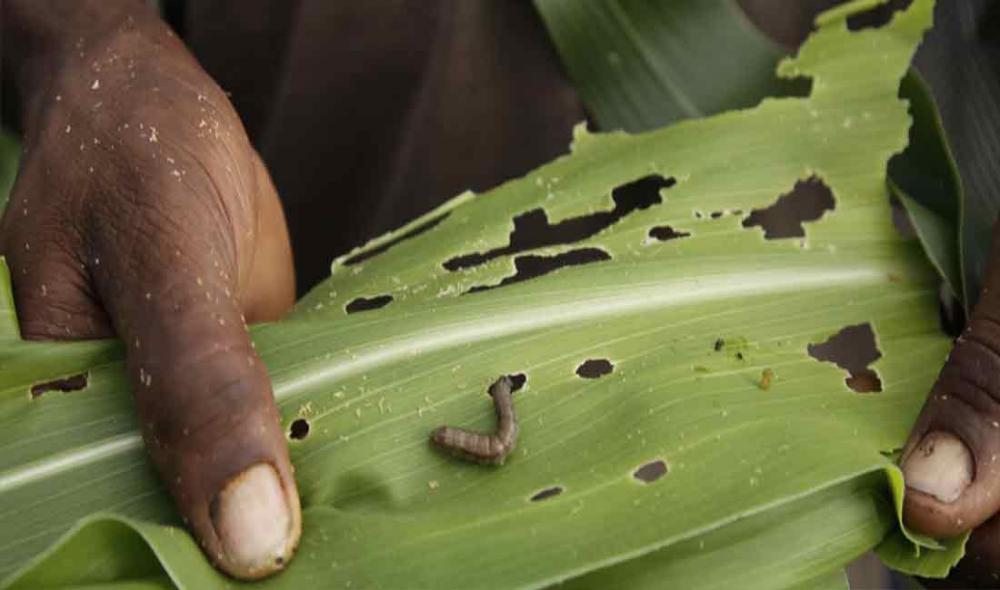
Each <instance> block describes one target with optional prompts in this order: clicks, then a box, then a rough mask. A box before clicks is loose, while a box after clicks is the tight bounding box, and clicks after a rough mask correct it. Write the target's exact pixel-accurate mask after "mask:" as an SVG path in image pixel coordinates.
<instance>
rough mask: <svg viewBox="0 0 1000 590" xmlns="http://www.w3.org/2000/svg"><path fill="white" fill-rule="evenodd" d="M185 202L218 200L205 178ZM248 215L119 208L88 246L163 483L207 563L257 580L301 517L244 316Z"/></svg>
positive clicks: (104, 218) (281, 555) (234, 209)
mask: <svg viewBox="0 0 1000 590" xmlns="http://www.w3.org/2000/svg"><path fill="white" fill-rule="evenodd" d="M178 162H180V159H179V158H178ZM191 168H192V169H193V168H194V167H193V166H192V167H191ZM240 172H242V173H244V174H245V173H249V172H250V171H249V170H248V171H237V173H240ZM205 182H206V184H215V185H216V186H219V184H218V183H209V182H208V181H205ZM151 190H155V189H151ZM184 190H185V191H189V192H188V193H187V194H188V195H190V194H195V195H206V194H208V195H211V194H212V193H211V187H209V186H204V185H202V184H199V183H198V179H197V178H195V179H192V180H186V181H185V183H184ZM172 194H173V193H171V192H170V191H166V192H165V193H164V194H163V195H162V196H161V198H160V201H164V202H169V201H170V199H171V198H172ZM154 202H156V201H154ZM233 202H235V203H236V204H235V205H234V204H233ZM241 202H244V201H243V199H235V198H234V199H232V200H231V201H228V200H227V201H222V202H219V201H216V200H214V199H211V198H208V199H190V198H189V197H188V198H186V200H185V201H184V206H183V207H162V208H159V207H157V208H153V210H151V211H150V210H148V208H147V209H137V210H134V211H133V210H125V211H122V210H121V204H120V203H118V204H116V207H118V209H119V210H117V211H116V212H115V214H113V215H112V214H102V215H97V216H95V219H96V220H97V221H96V222H95V227H93V228H92V230H91V231H90V235H91V236H92V239H93V242H94V244H95V246H94V248H95V250H96V251H98V252H99V253H100V256H101V257H102V264H101V265H100V266H99V267H97V266H95V267H92V269H91V270H92V272H93V276H94V281H95V285H96V286H97V289H98V292H99V294H100V296H101V299H102V301H103V302H104V304H105V306H106V308H107V310H108V313H109V316H110V318H111V321H112V323H113V325H114V327H115V330H116V332H117V333H118V334H119V335H120V336H121V337H122V339H123V340H124V341H125V343H126V344H127V346H128V355H127V357H128V370H129V374H130V377H131V383H132V389H133V392H134V397H135V403H136V408H137V412H138V416H139V420H140V423H141V427H142V431H143V435H144V438H145V441H146V445H147V448H148V450H149V452H150V454H151V456H152V459H153V461H154V463H155V464H156V466H157V468H158V469H159V471H160V474H161V477H162V478H163V480H164V482H165V483H166V485H167V487H168V489H169V490H170V492H171V494H172V495H173V496H174V498H175V500H176V502H177V505H178V508H179V510H180V512H181V515H182V516H183V518H184V520H185V522H187V523H188V525H189V526H190V527H191V529H192V531H193V532H194V534H195V535H196V536H197V537H198V540H199V542H200V543H201V545H202V547H203V548H204V550H205V551H206V553H207V554H208V556H209V557H210V558H211V559H212V560H213V561H214V562H215V563H216V564H217V565H218V566H219V567H220V568H221V569H223V570H224V571H226V572H228V573H229V574H231V575H233V576H235V577H239V578H244V579H252V578H258V577H262V576H265V575H268V574H270V573H273V572H275V571H277V570H278V569H280V568H281V567H283V565H284V564H285V563H287V561H288V559H289V558H290V557H291V555H292V553H293V552H294V550H295V547H296V545H297V543H298V539H299V535H300V531H301V517H300V508H299V500H298V493H297V489H296V485H295V480H294V477H293V474H292V468H291V465H290V463H289V459H288V451H287V447H286V443H285V438H284V436H283V432H282V428H281V425H280V421H279V420H280V418H279V415H278V412H277V408H276V407H275V404H274V400H273V397H272V391H271V386H270V381H269V378H268V375H267V371H266V370H265V367H264V366H263V364H262V363H261V362H260V359H259V358H258V357H257V354H256V352H255V351H254V350H253V347H252V345H251V342H250V340H249V338H248V334H247V331H246V325H245V323H244V321H243V317H242V313H241V312H242V304H241V299H240V293H239V279H238V277H239V276H240V274H241V272H240V267H241V262H240V261H241V260H242V259H245V258H246V256H247V254H246V253H247V252H248V251H249V246H248V245H247V244H248V243H249V244H252V243H253V240H252V239H249V240H246V242H247V243H243V240H244V238H245V237H246V236H248V235H249V236H250V237H252V234H253V230H252V229H251V230H248V231H242V230H240V229H239V228H241V227H247V228H253V227H254V225H253V224H252V223H249V222H246V220H245V219H244V217H245V216H246V215H247V213H246V211H247V210H244V209H241V208H240V205H239V203H241ZM234 224H235V226H237V229H235V230H232V231H227V228H231V227H234Z"/></svg>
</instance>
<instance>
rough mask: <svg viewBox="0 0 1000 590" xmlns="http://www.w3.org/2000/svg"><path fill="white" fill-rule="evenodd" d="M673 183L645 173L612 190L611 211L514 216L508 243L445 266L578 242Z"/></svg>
mask: <svg viewBox="0 0 1000 590" xmlns="http://www.w3.org/2000/svg"><path fill="white" fill-rule="evenodd" d="M674 184H676V181H675V180H674V179H673V178H664V177H662V176H660V175H659V174H653V175H650V176H644V177H643V178H640V179H639V180H636V181H634V182H630V183H628V184H625V185H622V186H620V187H618V188H616V189H615V190H614V191H612V193H611V197H612V199H613V200H614V202H615V206H614V208H613V209H612V210H611V211H600V212H598V213H592V214H590V215H582V216H580V217H572V218H570V219H566V220H564V221H561V222H559V223H557V224H555V225H551V224H549V220H548V216H547V215H546V214H545V211H544V210H542V209H532V210H531V211H528V212H527V213H523V214H521V215H518V216H517V217H515V218H514V231H512V232H511V233H510V241H509V243H508V245H506V246H504V247H502V248H496V249H493V250H489V251H487V252H477V253H474V254H463V255H462V256H456V257H455V258H451V259H449V260H448V261H446V262H445V263H444V267H445V268H446V269H447V270H449V271H456V270H461V269H463V268H471V267H474V266H478V265H480V264H483V263H485V262H488V261H490V260H492V259H494V258H497V257H500V256H507V255H510V254H517V253H519V252H525V251H528V250H534V249H536V248H544V247H546V246H555V245H559V244H572V243H573V242H579V241H580V240H584V239H586V238H589V237H591V236H593V235H595V234H597V233H598V232H600V231H601V230H603V229H605V228H608V227H610V226H611V225H613V224H614V223H615V222H617V221H618V220H620V219H622V218H623V217H625V216H626V215H628V214H629V213H632V212H633V211H639V210H642V209H647V208H649V207H651V206H653V205H656V204H658V203H662V202H663V199H662V197H660V190H661V189H664V188H668V187H671V186H673V185H674Z"/></svg>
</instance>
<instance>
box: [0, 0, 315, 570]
mask: <svg viewBox="0 0 1000 590" xmlns="http://www.w3.org/2000/svg"><path fill="white" fill-rule="evenodd" d="M8 4H13V5H15V6H16V5H17V2H10V3H8ZM83 4H86V3H81V6H82V5H83ZM123 4H124V5H126V8H127V10H122V11H121V12H119V13H114V11H111V10H104V9H103V7H101V9H100V10H101V15H102V16H103V17H108V18H109V20H108V25H107V27H108V29H107V30H105V31H102V32H100V33H95V34H92V35H84V36H82V37H81V36H73V37H72V42H71V43H70V44H69V45H68V46H67V45H66V44H63V45H61V48H60V49H59V50H58V51H54V52H50V53H49V54H48V55H54V56H56V57H52V58H51V60H50V61H48V62H47V63H48V64H51V66H52V69H49V70H47V72H49V75H47V76H45V77H44V78H35V79H31V78H30V74H31V73H30V72H22V76H23V77H22V84H21V88H27V90H26V91H22V97H23V98H30V100H23V101H22V109H24V117H23V127H24V146H25V153H24V157H23V160H22V163H21V169H20V171H19V174H18V177H17V181H16V184H15V186H14V189H13V193H12V195H11V199H10V203H9V206H8V208H7V211H6V213H5V215H4V217H3V219H2V221H0V254H2V255H4V256H5V257H6V258H7V262H8V264H9V265H10V269H11V273H12V276H13V286H14V295H15V299H16V304H17V309H18V314H19V319H20V325H21V330H22V334H23V336H24V337H25V338H28V339H86V338H103V337H110V336H114V335H117V336H119V337H120V338H121V339H122V340H123V341H124V342H126V343H127V345H128V353H127V366H128V374H129V376H130V381H131V386H132V390H133V391H134V392H135V394H134V398H135V404H136V409H137V411H138V414H139V419H140V423H141V426H142V431H143V435H144V438H145V441H146V446H147V448H148V450H149V452H150V454H151V456H152V458H153V460H154V462H155V464H156V466H157V468H158V469H159V471H160V474H161V476H162V477H163V481H164V482H165V483H166V485H167V487H168V488H169V490H170V492H171V493H172V494H173V496H174V497H175V499H176V500H177V504H178V507H179V508H180V512H181V514H182V516H183V517H184V520H185V521H186V522H187V523H188V524H189V526H190V527H191V528H192V530H193V531H194V533H195V534H196V535H197V537H198V539H199V541H200V542H201V544H202V546H203V547H204V548H205V550H206V552H207V554H208V555H209V557H211V558H212V559H213V560H214V561H215V562H216V564H217V565H219V566H220V567H221V568H222V569H223V570H225V571H227V572H228V573H230V574H232V575H235V576H237V577H242V578H255V577H259V576H262V575H266V574H268V573H271V572H272V571H274V570H276V569H278V568H280V567H281V566H282V565H283V564H284V562H285V561H287V559H288V558H290V556H291V552H292V551H293V550H294V547H295V544H296V543H297V540H298V536H299V530H300V526H301V525H300V516H299V504H298V495H297V490H296V485H295V480H294V477H293V474H292V469H291V465H290V463H289V460H288V452H287V447H286V443H285V438H284V435H283V432H282V428H281V424H280V421H279V415H278V412H277V409H276V407H275V405H274V401H273V396H272V391H271V386H270V381H269V379H268V376H267V372H266V369H265V367H264V366H263V364H262V363H261V362H260V359H259V358H258V357H257V354H256V352H255V351H254V349H253V347H252V345H251V342H250V340H249V338H248V335H247V328H246V323H245V322H252V321H259V320H273V319H277V318H278V317H280V316H281V314H282V313H283V312H284V310H286V309H287V308H288V307H289V306H290V305H291V303H292V302H293V300H294V276H293V272H292V263H291V250H290V247H289V242H288V235H287V230H286V229H285V222H284V217H283V214H282V210H281V205H280V202H279V200H278V196H277V193H276V192H275V188H274V186H273V185H272V184H271V180H270V178H269V176H268V173H267V171H266V170H265V168H264V166H263V164H262V162H261V160H260V158H259V157H258V156H257V154H256V152H255V151H254V149H253V148H252V146H251V145H250V143H249V141H248V140H247V137H246V134H245V133H244V131H243V128H242V126H241V124H240V121H239V118H238V116H237V114H236V113H235V112H234V110H233V108H232V107H231V105H230V104H229V101H228V100H227V98H226V96H225V94H224V93H223V92H222V91H221V90H220V89H219V88H218V86H216V85H215V83H214V82H213V81H212V80H211V79H209V77H208V76H207V75H206V74H205V73H204V72H203V71H202V70H201V68H200V67H199V66H198V64H197V63H196V62H195V60H194V58H193V57H192V56H190V54H188V52H187V51H186V50H185V49H184V47H183V45H182V44H181V42H180V41H179V40H177V39H176V38H175V37H174V36H173V35H172V33H170V32H169V31H168V29H167V28H166V27H165V26H164V25H162V24H161V23H159V21H157V20H156V17H155V15H153V14H151V13H150V12H148V11H147V9H146V8H145V7H144V6H142V5H141V4H140V5H138V6H136V3H132V2H127V3H123ZM36 6H37V5H36ZM32 8H33V7H30V8H28V9H26V10H24V11H23V12H22V13H19V14H13V15H12V14H10V11H11V10H14V11H16V10H17V9H16V8H13V9H11V8H9V7H7V6H5V14H4V17H5V20H7V19H9V17H11V16H13V17H16V18H25V19H30V18H31V17H34V16H35V15H34V13H32ZM57 12H58V11H57ZM87 16H93V15H87ZM25 45H27V46H30V43H29V42H25ZM5 49H6V47H5ZM51 72H54V75H51ZM244 318H245V319H244ZM258 464H263V465H265V466H270V467H271V468H273V470H274V471H273V472H271V473H277V474H278V476H279V477H278V479H279V481H280V487H274V486H272V489H271V491H272V492H274V490H275V489H279V490H280V493H278V496H282V495H283V496H284V500H285V502H286V503H287V509H288V517H287V522H285V521H282V522H283V524H285V525H287V537H286V540H287V542H285V541H282V540H281V539H279V545H280V547H274V546H272V547H265V553H268V552H269V553H268V557H267V559H263V560H261V559H257V558H256V557H254V555H252V554H248V553H247V552H246V550H243V549H240V548H239V547H236V548H235V550H234V545H233V544H234V543H235V544H237V545H238V544H240V543H245V540H244V539H243V537H245V536H247V535H249V534H250V533H248V532H247V530H246V527H245V526H242V525H243V524H244V522H243V521H242V520H241V521H239V522H233V519H234V518H236V519H242V518H244V517H243V516H240V515H239V514H238V513H236V512H234V510H237V509H235V508H234V509H231V510H228V511H227V510H226V509H225V505H224V504H223V503H222V496H219V497H218V499H217V494H219V492H220V491H221V490H223V489H224V488H225V487H226V485H227V483H228V482H230V481H237V479H238V478H237V476H238V475H239V474H240V473H241V472H243V471H244V470H246V469H247V468H249V467H251V466H253V465H258ZM264 471H265V472H266V469H265V470H264ZM257 472H260V470H258V471H257ZM257 472H255V473H257ZM272 481H273V478H272ZM265 487H266V486H265ZM266 491H267V490H265V492H266ZM274 496H275V494H274V493H272V494H271V495H270V496H268V495H267V494H266V493H264V495H263V497H265V498H271V500H272V501H273V499H274V498H273V497H274ZM240 498H241V500H240V502H244V504H239V502H233V503H232V504H233V505H234V506H236V505H239V506H248V505H252V504H245V497H244V496H240ZM278 499H279V501H280V497H279V498H278ZM251 500H252V498H251ZM241 510H243V509H241ZM248 510H249V509H246V510H244V512H246V511H248ZM234 514H237V515H236V516H234ZM213 518H214V519H216V521H215V522H213ZM226 519H228V521H227V522H221V521H222V520H226ZM246 522H251V523H252V521H246ZM282 532H284V531H282ZM227 533H228V534H229V537H230V538H229V539H228V543H229V544H228V545H227ZM234 536H239V537H240V538H233V537H234ZM272 545H274V543H272ZM244 549H245V548H244ZM250 549H251V550H252V549H253V547H251V548H250Z"/></svg>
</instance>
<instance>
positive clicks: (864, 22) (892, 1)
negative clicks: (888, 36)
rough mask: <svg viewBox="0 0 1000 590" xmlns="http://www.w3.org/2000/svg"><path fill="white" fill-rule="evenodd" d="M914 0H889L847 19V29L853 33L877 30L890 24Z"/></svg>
mask: <svg viewBox="0 0 1000 590" xmlns="http://www.w3.org/2000/svg"><path fill="white" fill-rule="evenodd" d="M912 3H913V0H889V1H888V2H885V3H883V4H879V5H878V6H875V7H874V8H870V9H868V10H865V11H863V12H859V13H857V14H852V15H851V16H849V17H847V28H848V29H850V30H852V31H861V30H863V29H877V28H879V27H882V26H885V25H887V24H889V21H891V20H892V17H893V16H894V15H895V14H896V13H897V12H899V11H901V10H905V9H906V8H907V7H908V6H909V5H910V4H912Z"/></svg>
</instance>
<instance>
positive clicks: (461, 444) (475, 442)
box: [431, 375, 517, 465]
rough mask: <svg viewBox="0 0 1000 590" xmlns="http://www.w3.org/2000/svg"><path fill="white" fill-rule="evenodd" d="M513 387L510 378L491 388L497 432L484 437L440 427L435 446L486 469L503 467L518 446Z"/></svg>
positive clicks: (466, 431) (433, 437)
mask: <svg viewBox="0 0 1000 590" xmlns="http://www.w3.org/2000/svg"><path fill="white" fill-rule="evenodd" d="M513 387H514V382H513V381H512V380H511V378H510V377H507V376H506V375H505V376H503V377H500V379H498V380H497V381H496V383H494V384H493V385H491V386H490V390H489V391H490V396H491V397H492V398H493V408H494V410H495V411H496V414H497V429H496V432H494V433H493V434H483V433H480V432H473V431H471V430H466V429H464V428H453V427H451V426H439V427H438V428H435V429H434V432H432V433H431V442H433V443H434V444H435V445H436V446H437V447H438V448H440V449H442V450H444V451H446V452H448V453H451V454H452V455H455V456H456V457H461V458H463V459H467V460H469V461H474V462H476V463H481V464H483V465H502V464H503V462H504V460H505V459H506V458H507V455H509V454H510V452H511V451H513V450H514V445H515V444H517V418H516V417H515V416H514V400H513V397H512V395H511V390H512V389H513Z"/></svg>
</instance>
